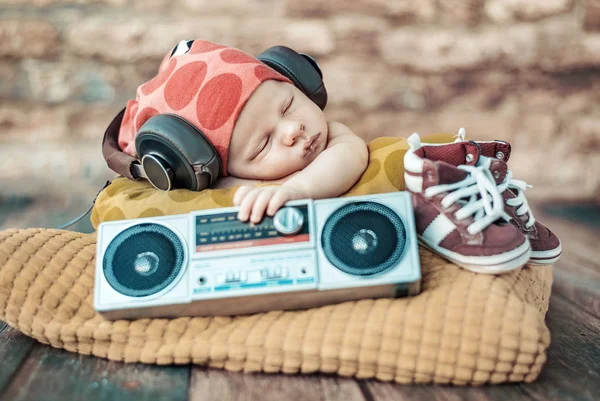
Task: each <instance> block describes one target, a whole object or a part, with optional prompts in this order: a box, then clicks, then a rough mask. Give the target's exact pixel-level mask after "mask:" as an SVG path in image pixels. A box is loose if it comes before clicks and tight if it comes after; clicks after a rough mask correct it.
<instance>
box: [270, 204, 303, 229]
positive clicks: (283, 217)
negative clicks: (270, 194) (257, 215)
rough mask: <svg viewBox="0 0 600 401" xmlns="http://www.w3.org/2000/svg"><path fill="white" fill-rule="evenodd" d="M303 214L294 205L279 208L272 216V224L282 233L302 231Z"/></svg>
mask: <svg viewBox="0 0 600 401" xmlns="http://www.w3.org/2000/svg"><path fill="white" fill-rule="evenodd" d="M303 224H304V215H303V214H302V212H301V211H300V209H298V208H295V207H284V208H281V209H279V210H278V211H277V213H275V216H273V226H275V229H276V230H277V232H279V233H280V234H283V235H294V234H298V233H299V232H300V231H302V226H303Z"/></svg>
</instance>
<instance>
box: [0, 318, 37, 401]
mask: <svg viewBox="0 0 600 401" xmlns="http://www.w3.org/2000/svg"><path fill="white" fill-rule="evenodd" d="M34 342H35V341H34V339H33V338H30V337H27V336H26V335H24V334H21V333H20V332H19V331H17V330H15V329H13V328H12V327H9V326H8V325H7V324H5V323H3V322H0V399H4V398H2V397H1V395H2V393H3V392H4V389H5V388H6V387H7V386H8V384H9V383H10V380H11V378H12V377H13V376H14V375H15V373H16V372H17V371H18V370H19V367H20V366H21V364H22V363H23V361H24V360H25V359H26V358H27V355H28V354H29V352H30V351H31V348H32V347H33V345H34Z"/></svg>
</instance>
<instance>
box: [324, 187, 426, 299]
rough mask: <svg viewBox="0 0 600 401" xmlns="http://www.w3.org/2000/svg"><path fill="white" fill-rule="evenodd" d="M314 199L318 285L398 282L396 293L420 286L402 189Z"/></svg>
mask: <svg viewBox="0 0 600 401" xmlns="http://www.w3.org/2000/svg"><path fill="white" fill-rule="evenodd" d="M351 200H352V201H351V202H349V201H348V199H345V198H334V199H327V200H318V201H315V211H314V212H315V220H316V224H315V227H317V228H318V238H317V243H318V247H317V250H318V252H317V257H318V266H319V273H320V285H321V288H323V289H336V288H342V287H344V286H355V285H357V286H361V285H363V284H361V283H366V282H368V283H370V285H374V284H376V283H377V282H378V281H381V284H384V283H392V282H395V283H398V285H397V290H396V295H397V296H402V295H415V294H417V293H418V292H419V290H420V288H419V287H420V286H419V283H420V278H421V277H420V276H421V274H420V273H421V272H420V264H419V253H418V244H417V239H416V235H415V223H414V215H413V210H412V204H411V199H410V195H409V194H408V193H406V192H396V193H390V194H376V195H365V196H359V197H352V198H351Z"/></svg>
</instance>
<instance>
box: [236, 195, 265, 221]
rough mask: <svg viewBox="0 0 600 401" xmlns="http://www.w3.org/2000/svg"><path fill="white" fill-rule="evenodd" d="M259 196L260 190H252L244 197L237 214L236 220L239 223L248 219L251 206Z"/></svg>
mask: <svg viewBox="0 0 600 401" xmlns="http://www.w3.org/2000/svg"><path fill="white" fill-rule="evenodd" d="M259 194H260V188H252V189H251V190H250V192H248V193H247V194H246V196H244V199H243V200H242V204H241V205H240V210H239V212H238V219H239V220H241V221H247V220H248V218H249V217H250V212H251V211H252V205H254V201H255V200H256V198H257V197H258V195H259Z"/></svg>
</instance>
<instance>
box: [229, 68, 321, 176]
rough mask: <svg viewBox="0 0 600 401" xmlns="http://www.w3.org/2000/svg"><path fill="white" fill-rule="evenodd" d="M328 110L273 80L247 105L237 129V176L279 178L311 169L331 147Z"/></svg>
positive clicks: (232, 158) (233, 154)
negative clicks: (318, 157)
mask: <svg viewBox="0 0 600 401" xmlns="http://www.w3.org/2000/svg"><path fill="white" fill-rule="evenodd" d="M327 135H328V130H327V120H326V119H325V115H324V114H323V111H322V110H321V109H320V108H319V107H318V106H317V105H316V104H315V103H313V102H312V101H311V100H310V99H309V98H308V97H307V96H306V95H305V94H304V93H302V92H301V91H300V90H299V89H298V88H296V87H295V86H294V85H292V84H289V83H286V82H280V81H274V80H268V81H265V82H263V83H262V84H261V85H260V86H259V87H258V88H257V89H256V91H254V93H253V94H252V96H251V97H250V99H249V100H248V101H247V102H246V105H245V106H244V108H243V110H242V112H241V113H240V116H239V117H238V120H237V122H236V125H235V127H234V129H233V135H232V137H231V143H230V145H229V156H228V159H229V160H228V165H227V170H228V171H229V174H230V175H232V176H236V177H240V178H248V179H262V180H276V179H279V178H282V177H285V176H287V175H290V174H292V173H294V172H296V171H300V170H302V169H304V168H305V167H306V166H308V165H309V164H310V163H311V162H312V161H313V160H314V159H315V158H316V157H317V156H318V155H319V153H321V152H322V151H323V150H324V149H325V148H326V147H327Z"/></svg>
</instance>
